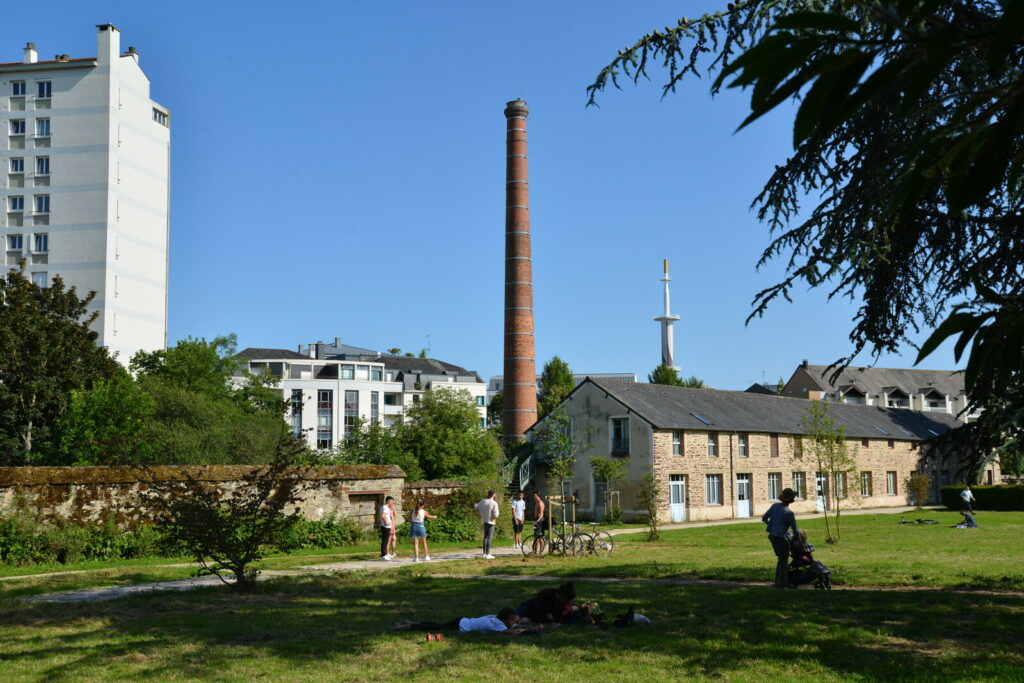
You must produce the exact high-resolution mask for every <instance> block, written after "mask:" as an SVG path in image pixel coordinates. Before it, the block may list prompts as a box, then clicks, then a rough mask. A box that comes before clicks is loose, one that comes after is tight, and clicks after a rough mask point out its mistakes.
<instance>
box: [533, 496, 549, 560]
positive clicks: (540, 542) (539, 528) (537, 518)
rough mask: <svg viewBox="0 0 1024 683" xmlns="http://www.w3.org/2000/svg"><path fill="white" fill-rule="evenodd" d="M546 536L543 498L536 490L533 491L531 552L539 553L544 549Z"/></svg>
mask: <svg viewBox="0 0 1024 683" xmlns="http://www.w3.org/2000/svg"><path fill="white" fill-rule="evenodd" d="M545 538H547V523H546V522H545V521H544V499H543V498H541V497H540V494H539V493H537V492H536V491H534V492H533V552H534V554H539V553H540V552H541V551H543V550H544V539H545Z"/></svg>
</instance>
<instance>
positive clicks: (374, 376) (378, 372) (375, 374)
mask: <svg viewBox="0 0 1024 683" xmlns="http://www.w3.org/2000/svg"><path fill="white" fill-rule="evenodd" d="M382 379H384V368H380V367H377V366H374V367H372V368H370V381H372V382H379V381H381V380H382Z"/></svg>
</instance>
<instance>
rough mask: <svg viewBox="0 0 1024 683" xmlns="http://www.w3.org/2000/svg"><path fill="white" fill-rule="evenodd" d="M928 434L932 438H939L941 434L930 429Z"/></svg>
mask: <svg viewBox="0 0 1024 683" xmlns="http://www.w3.org/2000/svg"><path fill="white" fill-rule="evenodd" d="M928 433H929V434H931V435H932V436H938V435H939V433H938V432H937V431H935V430H934V429H929V430H928Z"/></svg>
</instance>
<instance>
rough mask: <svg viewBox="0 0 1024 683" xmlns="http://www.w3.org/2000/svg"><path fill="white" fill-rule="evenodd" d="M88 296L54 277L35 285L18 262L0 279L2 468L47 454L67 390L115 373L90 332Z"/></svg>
mask: <svg viewBox="0 0 1024 683" xmlns="http://www.w3.org/2000/svg"><path fill="white" fill-rule="evenodd" d="M94 297H95V292H90V293H89V294H88V295H86V296H85V298H79V297H78V292H77V290H76V289H75V288H74V287H71V288H70V289H69V288H66V287H65V286H64V281H63V280H62V279H61V277H60V276H59V275H56V276H54V278H53V281H52V283H51V284H50V286H49V287H38V286H36V285H35V284H34V283H32V282H31V281H30V280H29V279H28V277H26V273H25V263H24V262H22V264H21V268H20V269H19V270H11V271H9V272H8V273H7V275H6V277H0V465H20V464H24V463H25V462H26V461H27V460H29V459H37V458H43V457H45V455H46V454H47V453H48V452H49V451H50V450H51V449H52V448H53V447H54V444H53V442H52V441H53V439H54V437H55V435H54V433H53V429H54V427H55V425H56V424H57V421H58V420H59V419H60V417H61V415H62V414H63V413H64V411H65V409H66V408H67V406H68V402H69V400H70V397H71V392H72V391H73V390H75V389H83V388H88V387H91V386H92V385H93V383H94V382H96V381H97V380H101V379H108V378H111V377H113V376H114V373H115V372H116V371H117V368H118V365H117V362H116V361H115V360H114V359H113V358H111V357H110V355H109V354H108V353H107V350H106V349H105V348H103V347H99V346H97V345H96V339H97V337H98V335H97V333H96V332H94V331H92V330H90V329H89V326H90V325H92V324H93V323H94V322H95V321H96V319H97V318H98V317H99V313H98V312H96V311H93V312H89V310H88V307H89V305H90V304H91V303H92V301H93V298H94Z"/></svg>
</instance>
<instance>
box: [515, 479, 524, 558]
mask: <svg viewBox="0 0 1024 683" xmlns="http://www.w3.org/2000/svg"><path fill="white" fill-rule="evenodd" d="M525 525H526V494H524V493H523V492H522V491H520V492H519V493H517V494H516V499H515V500H513V501H512V533H513V534H514V535H515V542H514V544H515V547H516V548H522V547H523V526H525Z"/></svg>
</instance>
